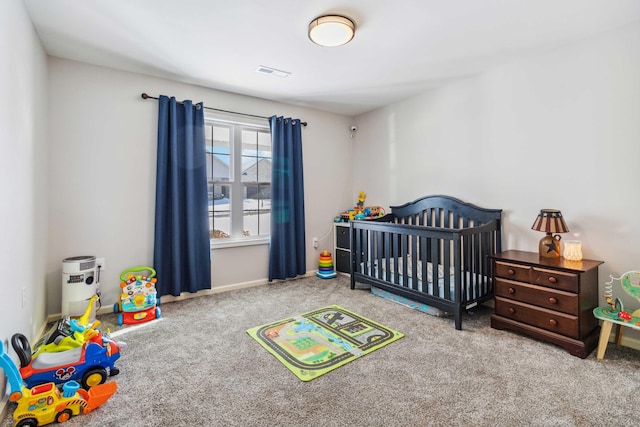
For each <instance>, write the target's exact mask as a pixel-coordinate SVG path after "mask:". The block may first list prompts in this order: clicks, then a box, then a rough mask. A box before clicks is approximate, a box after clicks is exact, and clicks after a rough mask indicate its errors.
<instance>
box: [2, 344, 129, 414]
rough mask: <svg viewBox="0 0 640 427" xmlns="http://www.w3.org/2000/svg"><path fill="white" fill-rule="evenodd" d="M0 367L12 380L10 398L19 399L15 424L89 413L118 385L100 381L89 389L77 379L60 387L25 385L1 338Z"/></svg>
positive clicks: (8, 379)
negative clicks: (84, 388)
mask: <svg viewBox="0 0 640 427" xmlns="http://www.w3.org/2000/svg"><path fill="white" fill-rule="evenodd" d="M0 368H2V370H3V371H4V373H5V375H6V376H7V381H8V383H9V400H10V401H12V402H17V403H18V406H17V407H16V409H15V411H14V412H13V420H14V421H15V425H16V427H26V426H29V427H37V426H42V425H46V424H50V423H53V422H58V423H62V422H65V421H67V420H68V419H69V418H71V416H73V415H79V414H88V413H89V412H91V411H93V410H94V409H96V408H98V407H99V406H101V405H102V404H103V403H105V402H106V401H107V400H109V398H110V397H111V396H112V395H113V394H114V393H115V392H116V390H117V389H118V384H117V383H116V382H115V381H114V382H111V383H106V384H100V385H96V386H95V387H92V388H91V390H89V391H86V390H83V389H81V388H80V384H78V383H77V382H76V381H69V382H67V383H65V384H64V385H63V387H62V393H61V392H60V389H58V387H56V385H55V384H54V383H52V382H50V383H46V384H41V385H38V386H36V387H33V388H28V387H27V386H25V383H24V381H22V380H21V378H20V373H19V371H18V367H17V366H16V364H15V363H14V362H13V360H12V359H11V358H10V357H9V355H8V354H7V353H6V352H5V351H4V344H3V343H2V341H0Z"/></svg>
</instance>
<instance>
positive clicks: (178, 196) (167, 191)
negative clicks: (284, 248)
mask: <svg viewBox="0 0 640 427" xmlns="http://www.w3.org/2000/svg"><path fill="white" fill-rule="evenodd" d="M158 104H159V112H158V163H157V171H156V215H155V242H154V248H153V264H154V265H153V266H154V268H155V270H156V272H157V277H158V284H157V290H158V295H160V296H162V295H174V296H178V295H180V293H181V292H197V291H199V290H202V289H211V249H210V245H209V207H208V200H207V169H206V156H205V139H204V109H203V105H202V103H200V104H197V105H193V103H192V102H191V101H184V102H177V101H176V99H175V98H173V97H171V99H169V98H168V97H167V96H164V95H161V96H160V97H159V99H158Z"/></svg>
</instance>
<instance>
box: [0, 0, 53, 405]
mask: <svg viewBox="0 0 640 427" xmlns="http://www.w3.org/2000/svg"><path fill="white" fill-rule="evenodd" d="M46 87H47V63H46V55H45V53H44V50H43V49H42V46H41V44H40V41H39V40H38V37H37V35H36V33H35V31H34V29H33V27H32V25H31V21H30V19H29V17H28V16H27V13H26V11H25V8H24V5H23V4H22V1H20V0H5V1H2V2H0V94H2V103H0V197H1V198H2V203H0V230H2V231H1V237H0V277H1V278H2V280H0V290H1V297H0V340H2V342H3V344H4V346H5V351H8V352H9V354H11V355H12V356H14V360H17V359H16V358H15V353H13V350H11V349H10V348H9V350H7V348H8V347H7V346H8V345H9V339H10V338H11V336H12V335H13V334H14V333H17V332H20V333H22V334H24V335H26V336H27V337H29V338H31V339H33V338H36V337H37V335H38V333H39V332H40V328H41V326H42V324H43V322H44V318H45V308H44V306H45V289H44V286H45V280H44V277H45V270H44V266H45V256H46V245H47V204H46V191H45V182H46V173H47V163H46V155H47V145H48V141H47V134H46V105H47V92H46ZM23 289H24V293H25V303H24V306H23V302H22V301H23V296H22V294H23ZM5 384H6V381H5V375H4V373H3V374H0V390H5ZM4 397H5V396H4V393H2V394H0V398H2V401H3V404H4V402H5V401H6V399H4ZM3 404H2V405H0V408H1V407H2V406H3ZM1 412H2V411H0V413H1Z"/></svg>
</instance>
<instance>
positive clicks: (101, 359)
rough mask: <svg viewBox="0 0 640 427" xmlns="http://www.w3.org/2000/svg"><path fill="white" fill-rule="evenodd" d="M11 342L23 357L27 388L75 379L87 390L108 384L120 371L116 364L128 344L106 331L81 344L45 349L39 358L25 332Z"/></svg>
mask: <svg viewBox="0 0 640 427" xmlns="http://www.w3.org/2000/svg"><path fill="white" fill-rule="evenodd" d="M11 345H12V346H13V349H14V350H15V352H16V353H17V354H18V358H19V359H20V375H21V376H22V379H23V380H24V382H25V384H26V386H27V387H34V386H36V385H39V384H44V383H48V382H54V383H56V384H61V383H64V382H67V381H71V380H74V381H77V382H79V383H80V384H81V385H82V387H84V388H85V389H89V388H91V387H93V386H96V385H98V384H102V383H104V382H105V381H106V379H107V376H113V375H117V374H118V372H119V370H118V369H117V368H116V367H115V366H114V364H115V362H116V360H118V359H119V358H120V350H121V348H123V347H124V343H119V342H116V341H114V340H111V339H109V338H106V337H104V336H103V335H102V333H99V334H98V335H97V336H96V337H94V338H92V339H91V341H87V342H85V343H84V344H83V345H82V346H80V347H76V348H72V349H70V350H65V351H60V352H51V353H50V352H43V353H40V354H38V355H37V356H35V357H32V356H31V346H30V345H29V341H28V340H27V337H25V336H24V335H22V334H14V335H13V337H11Z"/></svg>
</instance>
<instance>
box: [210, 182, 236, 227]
mask: <svg viewBox="0 0 640 427" xmlns="http://www.w3.org/2000/svg"><path fill="white" fill-rule="evenodd" d="M230 206H231V187H230V186H228V185H219V184H216V185H214V184H211V183H210V184H209V230H210V232H209V235H210V237H211V238H212V239H222V238H227V237H230V235H231V215H230V213H231V210H230Z"/></svg>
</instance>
